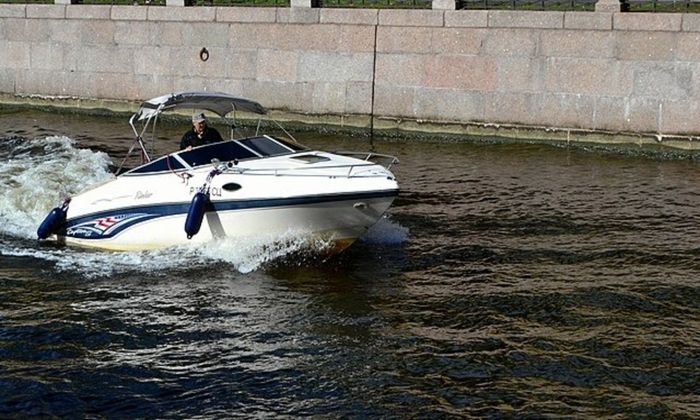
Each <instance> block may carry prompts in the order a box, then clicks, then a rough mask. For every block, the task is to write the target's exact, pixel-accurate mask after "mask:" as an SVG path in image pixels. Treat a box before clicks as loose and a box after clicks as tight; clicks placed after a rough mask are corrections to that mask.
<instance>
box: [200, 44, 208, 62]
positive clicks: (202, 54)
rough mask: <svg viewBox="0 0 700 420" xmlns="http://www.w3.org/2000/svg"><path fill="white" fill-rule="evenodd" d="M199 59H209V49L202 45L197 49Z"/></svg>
mask: <svg viewBox="0 0 700 420" xmlns="http://www.w3.org/2000/svg"><path fill="white" fill-rule="evenodd" d="M199 59H200V60H202V61H207V60H209V51H207V49H206V48H204V47H202V49H201V50H199Z"/></svg>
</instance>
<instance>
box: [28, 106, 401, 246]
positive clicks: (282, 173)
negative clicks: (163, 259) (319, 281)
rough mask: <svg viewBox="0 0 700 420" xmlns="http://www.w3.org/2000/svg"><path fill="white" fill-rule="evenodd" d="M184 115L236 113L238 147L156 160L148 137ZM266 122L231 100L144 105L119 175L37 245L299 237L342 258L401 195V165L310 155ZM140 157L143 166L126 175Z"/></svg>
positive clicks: (354, 155)
mask: <svg viewBox="0 0 700 420" xmlns="http://www.w3.org/2000/svg"><path fill="white" fill-rule="evenodd" d="M182 109H194V110H203V111H208V112H212V113H214V114H216V115H218V116H219V117H221V118H222V119H224V121H226V122H228V121H229V120H230V114H232V115H233V123H232V124H230V132H231V136H230V140H224V141H221V142H218V143H213V144H206V145H203V146H199V147H195V148H193V149H191V150H180V151H177V152H174V153H169V154H165V155H164V156H160V157H158V158H153V159H152V158H151V155H152V154H154V152H153V150H152V148H151V152H150V153H149V151H148V148H147V147H146V145H147V144H148V142H147V141H146V140H144V137H145V136H146V133H147V130H151V129H152V134H151V136H152V139H153V140H154V141H155V139H156V134H155V126H156V123H157V121H158V118H159V116H161V114H162V113H163V112H166V111H175V110H182ZM181 112H182V111H181ZM236 112H239V113H240V112H242V113H246V114H247V115H255V114H258V115H256V116H257V117H258V118H259V119H258V124H257V127H256V128H255V132H254V133H252V131H253V129H252V128H251V129H250V131H251V133H249V134H251V135H248V136H235V135H234V134H235V132H236V131H238V129H237V127H236V124H235V118H236V116H235V115H236ZM266 114H267V111H266V110H265V108H264V107H263V106H261V105H260V104H258V103H257V102H254V101H251V100H249V99H245V98H240V97H236V96H232V95H229V94H225V93H211V92H180V93H173V94H169V95H164V96H160V97H157V98H154V99H150V100H148V101H145V102H143V103H142V104H141V105H140V107H139V109H138V111H137V112H136V113H135V114H134V115H133V116H132V117H131V118H130V120H129V124H130V125H131V127H132V129H133V131H134V134H135V140H134V143H133V145H132V146H131V148H130V150H129V152H128V153H127V155H126V156H127V157H126V158H124V161H122V164H121V165H120V167H119V169H118V170H117V172H116V175H115V176H114V177H112V178H111V179H109V180H108V181H106V182H103V183H101V184H99V185H95V186H92V187H90V188H88V189H86V190H85V191H82V192H80V193H79V194H76V195H75V196H73V197H70V198H67V199H65V200H64V201H63V202H62V204H60V205H59V206H58V207H56V208H54V209H53V210H51V211H50V213H49V214H48V216H46V218H45V219H44V221H43V222H42V224H41V225H40V226H39V228H38V230H37V236H38V237H39V239H40V240H42V241H56V242H58V243H60V244H67V245H77V246H81V247H89V248H99V249H105V250H118V251H129V250H148V249H158V248H165V247H170V246H176V245H181V244H185V243H190V242H195V243H203V242H207V241H211V240H213V239H217V238H240V239H245V238H251V237H256V236H260V235H268V237H269V236H270V235H272V236H273V237H274V235H285V234H289V233H290V232H292V233H294V234H298V235H304V236H309V237H312V238H318V239H321V240H323V241H327V242H326V243H328V244H329V246H328V251H329V253H337V252H340V251H342V250H343V249H344V248H346V247H347V246H349V245H350V244H352V243H353V242H354V241H355V240H356V239H357V238H359V237H360V236H362V235H363V234H364V233H365V232H366V231H367V230H368V229H369V228H370V227H371V226H372V225H373V224H375V223H376V222H377V221H378V220H379V219H380V218H381V217H382V215H383V214H384V213H385V212H386V211H387V209H388V208H389V206H390V205H391V203H392V202H393V200H394V198H395V197H396V196H397V195H398V192H399V186H398V183H397V180H396V178H395V176H394V174H393V173H392V172H391V170H390V169H391V166H392V165H393V164H396V163H398V159H396V158H395V157H393V156H389V155H383V154H376V153H371V152H361V153H360V152H332V153H331V152H326V151H321V150H314V149H310V148H307V147H305V146H302V145H300V144H299V143H298V142H297V141H296V140H295V139H294V138H293V136H291V135H290V134H289V133H288V132H287V131H286V130H284V129H283V128H282V127H281V125H279V124H278V123H276V122H275V124H277V125H278V127H279V129H277V131H281V132H282V133H283V135H277V134H274V135H273V134H261V131H260V127H261V121H263V120H262V118H263V116H264V115H266ZM265 121H266V124H267V125H270V124H268V123H269V121H271V120H269V119H268V120H265ZM226 137H227V136H224V138H226ZM136 153H138V154H140V155H141V157H142V163H141V164H140V165H138V166H136V167H134V168H132V169H128V170H125V169H123V165H124V162H125V161H126V159H127V158H128V157H129V156H131V155H132V154H136Z"/></svg>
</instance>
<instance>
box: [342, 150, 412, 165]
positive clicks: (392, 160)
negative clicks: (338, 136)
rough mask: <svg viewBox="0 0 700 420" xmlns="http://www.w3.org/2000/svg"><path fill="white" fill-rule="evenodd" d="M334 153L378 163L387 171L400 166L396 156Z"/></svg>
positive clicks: (349, 152) (350, 152)
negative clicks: (393, 166)
mask: <svg viewBox="0 0 700 420" xmlns="http://www.w3.org/2000/svg"><path fill="white" fill-rule="evenodd" d="M333 153H335V154H336V155H342V156H348V157H354V158H357V159H361V160H366V161H368V162H373V163H376V164H378V165H382V166H383V167H385V168H386V169H391V166H392V165H398V164H399V158H397V157H396V156H392V155H385V154H382V153H374V152H352V151H344V150H341V151H336V152H333Z"/></svg>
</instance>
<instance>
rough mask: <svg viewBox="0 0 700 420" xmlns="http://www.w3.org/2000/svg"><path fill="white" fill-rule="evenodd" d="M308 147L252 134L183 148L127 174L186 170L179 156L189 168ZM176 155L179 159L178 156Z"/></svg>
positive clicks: (279, 153) (289, 152) (273, 154)
mask: <svg viewBox="0 0 700 420" xmlns="http://www.w3.org/2000/svg"><path fill="white" fill-rule="evenodd" d="M301 150H305V148H304V147H303V146H300V145H298V144H294V143H290V142H287V141H284V140H279V139H275V138H272V137H269V136H257V137H249V138H246V139H241V140H228V141H223V142H219V143H213V144H207V145H204V146H199V147H195V148H194V149H192V150H186V151H180V152H177V153H173V154H172V155H167V156H163V157H161V158H159V159H156V160H154V161H152V162H149V163H147V164H145V165H142V166H139V167H138V168H135V169H132V170H131V171H129V172H127V173H126V174H125V175H132V174H144V173H156V172H164V171H175V170H181V169H186V167H185V166H183V165H182V164H181V163H180V159H181V160H183V161H184V162H186V163H187V165H189V166H190V167H197V166H201V165H209V164H211V163H212V161H216V160H218V161H221V162H230V161H233V160H239V161H240V160H245V159H259V158H265V157H269V156H280V155H286V154H292V153H296V152H298V151H301ZM175 155H177V156H178V157H179V158H180V159H178V158H176V157H175Z"/></svg>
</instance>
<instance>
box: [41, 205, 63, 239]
mask: <svg viewBox="0 0 700 420" xmlns="http://www.w3.org/2000/svg"><path fill="white" fill-rule="evenodd" d="M65 221H66V210H65V209H64V208H62V207H56V208H54V209H53V210H51V211H50V212H49V214H48V215H47V216H46V218H44V221H43V222H41V225H39V229H37V230H36V236H38V237H39V239H46V238H48V237H49V236H51V235H53V234H54V233H56V232H57V231H58V229H60V227H61V225H62V224H63V223H64V222H65Z"/></svg>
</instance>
